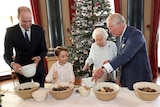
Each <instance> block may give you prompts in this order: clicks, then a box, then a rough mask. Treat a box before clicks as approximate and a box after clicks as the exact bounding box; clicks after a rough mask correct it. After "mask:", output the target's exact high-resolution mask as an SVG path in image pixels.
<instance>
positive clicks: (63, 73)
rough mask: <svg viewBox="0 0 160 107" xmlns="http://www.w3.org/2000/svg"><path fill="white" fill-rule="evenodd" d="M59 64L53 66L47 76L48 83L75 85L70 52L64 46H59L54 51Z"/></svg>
mask: <svg viewBox="0 0 160 107" xmlns="http://www.w3.org/2000/svg"><path fill="white" fill-rule="evenodd" d="M54 53H55V55H56V57H57V62H56V63H54V64H52V66H51V68H50V69H49V72H48V74H47V76H46V78H45V79H46V82H54V81H56V80H57V79H58V80H59V82H69V83H71V84H74V80H75V76H74V72H73V66H72V64H71V63H69V62H67V61H68V50H67V49H66V48H65V47H63V46H57V47H56V48H55V51H54Z"/></svg>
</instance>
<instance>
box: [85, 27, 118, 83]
mask: <svg viewBox="0 0 160 107" xmlns="http://www.w3.org/2000/svg"><path fill="white" fill-rule="evenodd" d="M92 38H93V39H94V40H95V43H93V44H92V46H91V49H90V53H89V56H88V58H87V59H86V62H85V65H84V67H83V70H86V69H90V65H91V64H93V65H94V67H93V73H94V70H95V69H97V68H100V67H101V66H102V65H103V64H104V63H105V62H107V61H109V60H112V59H113V58H114V57H115V56H117V48H116V44H115V43H114V42H112V41H108V40H107V38H108V33H107V32H106V30H105V29H104V28H100V27H99V28H96V29H95V30H94V31H93V33H92ZM115 80H116V71H114V72H112V73H107V72H106V74H105V75H103V77H102V78H100V79H99V80H98V81H99V82H103V81H113V82H115Z"/></svg>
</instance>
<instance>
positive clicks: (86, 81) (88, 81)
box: [82, 77, 96, 87]
mask: <svg viewBox="0 0 160 107" xmlns="http://www.w3.org/2000/svg"><path fill="white" fill-rule="evenodd" d="M91 79H92V77H88V78H83V79H82V83H84V85H85V86H87V87H93V86H94V85H95V84H96V83H95V82H94V81H91Z"/></svg>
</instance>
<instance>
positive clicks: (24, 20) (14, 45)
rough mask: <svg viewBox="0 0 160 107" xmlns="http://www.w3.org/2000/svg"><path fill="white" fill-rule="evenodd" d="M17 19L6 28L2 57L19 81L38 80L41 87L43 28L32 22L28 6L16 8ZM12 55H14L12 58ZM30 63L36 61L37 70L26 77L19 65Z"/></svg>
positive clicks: (43, 51)
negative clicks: (31, 75)
mask: <svg viewBox="0 0 160 107" xmlns="http://www.w3.org/2000/svg"><path fill="white" fill-rule="evenodd" d="M18 19H19V24H17V25H15V26H13V27H9V28H7V31H6V35H5V41H4V48H5V51H4V59H5V61H6V63H7V64H8V65H9V66H10V67H11V68H12V69H14V71H15V72H16V76H17V77H18V79H19V82H20V83H24V82H30V81H31V80H32V79H33V81H35V82H39V83H40V86H41V87H44V80H45V68H44V63H43V58H44V57H45V56H46V52H47V48H46V43H45V36H44V30H43V28H42V27H41V26H38V25H34V24H32V14H31V11H30V9H29V8H28V7H25V6H22V7H19V8H18ZM26 37H27V38H26ZM26 39H27V41H26ZM13 49H14V50H15V55H14V54H13ZM13 56H15V57H14V58H13ZM31 63H36V65H37V71H36V74H35V76H33V77H31V78H26V77H25V76H23V74H22V72H21V70H20V69H21V66H24V65H27V64H31Z"/></svg>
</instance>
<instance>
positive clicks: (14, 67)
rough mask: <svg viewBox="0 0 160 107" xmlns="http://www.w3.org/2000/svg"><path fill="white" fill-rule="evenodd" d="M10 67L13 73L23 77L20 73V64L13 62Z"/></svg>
mask: <svg viewBox="0 0 160 107" xmlns="http://www.w3.org/2000/svg"><path fill="white" fill-rule="evenodd" d="M11 66H12V68H13V69H14V71H15V72H17V73H19V74H21V75H23V73H22V71H21V69H22V66H21V65H20V64H18V63H15V62H13V63H12V64H11Z"/></svg>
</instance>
